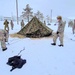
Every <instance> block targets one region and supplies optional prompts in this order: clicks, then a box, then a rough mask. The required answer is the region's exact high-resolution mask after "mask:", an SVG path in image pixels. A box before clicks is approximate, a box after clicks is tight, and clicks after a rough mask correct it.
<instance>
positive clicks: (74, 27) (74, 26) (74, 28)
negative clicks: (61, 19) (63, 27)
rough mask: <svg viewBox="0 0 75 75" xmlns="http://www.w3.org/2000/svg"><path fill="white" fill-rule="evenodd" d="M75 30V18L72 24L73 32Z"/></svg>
mask: <svg viewBox="0 0 75 75" xmlns="http://www.w3.org/2000/svg"><path fill="white" fill-rule="evenodd" d="M74 30H75V20H74V25H73V26H72V32H73V34H74Z"/></svg>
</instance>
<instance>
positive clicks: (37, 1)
mask: <svg viewBox="0 0 75 75" xmlns="http://www.w3.org/2000/svg"><path fill="white" fill-rule="evenodd" d="M15 2H16V0H0V16H11V14H13V15H16V3H15ZM26 4H30V6H31V7H32V8H33V12H34V13H35V12H37V10H40V11H41V12H42V13H43V14H44V15H45V16H46V15H50V10H51V9H53V16H54V17H56V16H58V15H61V16H63V17H75V0H18V5H19V16H20V15H21V14H22V11H23V8H25V6H26Z"/></svg>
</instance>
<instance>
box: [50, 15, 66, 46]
mask: <svg viewBox="0 0 75 75" xmlns="http://www.w3.org/2000/svg"><path fill="white" fill-rule="evenodd" d="M57 20H58V30H57V32H56V33H55V35H54V37H53V43H52V44H51V45H54V46H55V45H56V40H57V38H58V37H59V40H60V45H59V46H60V47H61V46H63V38H64V29H65V23H64V22H63V21H62V17H61V16H58V17H57Z"/></svg>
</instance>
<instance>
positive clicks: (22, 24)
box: [21, 20, 25, 29]
mask: <svg viewBox="0 0 75 75" xmlns="http://www.w3.org/2000/svg"><path fill="white" fill-rule="evenodd" d="M24 25H25V23H24V21H23V20H22V21H21V29H22V28H23V27H24Z"/></svg>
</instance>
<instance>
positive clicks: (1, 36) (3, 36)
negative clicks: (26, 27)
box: [0, 29, 8, 51]
mask: <svg viewBox="0 0 75 75" xmlns="http://www.w3.org/2000/svg"><path fill="white" fill-rule="evenodd" d="M7 36H8V31H7V30H2V29H0V42H1V47H2V50H3V51H5V50H7V47H6V43H5V42H7V41H8V37H7Z"/></svg>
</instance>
